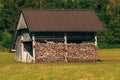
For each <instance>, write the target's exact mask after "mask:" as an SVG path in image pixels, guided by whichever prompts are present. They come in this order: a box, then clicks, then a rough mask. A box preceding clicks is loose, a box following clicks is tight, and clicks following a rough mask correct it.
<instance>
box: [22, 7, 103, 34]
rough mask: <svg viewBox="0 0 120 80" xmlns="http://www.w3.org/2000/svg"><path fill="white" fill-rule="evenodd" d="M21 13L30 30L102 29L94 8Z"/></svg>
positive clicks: (94, 30) (86, 30) (24, 10)
mask: <svg viewBox="0 0 120 80" xmlns="http://www.w3.org/2000/svg"><path fill="white" fill-rule="evenodd" d="M22 13H23V15H24V18H25V20H26V22H27V25H28V28H29V30H30V31H33V32H34V31H78V32H98V31H99V32H101V31H104V28H103V26H102V25H101V23H100V21H99V18H98V17H97V15H96V13H95V11H94V10H33V9H23V10H22Z"/></svg>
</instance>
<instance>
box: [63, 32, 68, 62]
mask: <svg viewBox="0 0 120 80" xmlns="http://www.w3.org/2000/svg"><path fill="white" fill-rule="evenodd" d="M64 43H65V62H66V63H67V62H68V60H67V54H68V53H67V36H66V33H65V35H64Z"/></svg>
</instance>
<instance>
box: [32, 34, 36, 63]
mask: <svg viewBox="0 0 120 80" xmlns="http://www.w3.org/2000/svg"><path fill="white" fill-rule="evenodd" d="M32 40H33V41H32V48H33V63H35V48H34V45H35V37H34V35H33V36H32Z"/></svg>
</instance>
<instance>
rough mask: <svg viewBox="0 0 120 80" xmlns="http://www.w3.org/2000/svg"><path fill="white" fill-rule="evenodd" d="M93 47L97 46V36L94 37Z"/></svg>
mask: <svg viewBox="0 0 120 80" xmlns="http://www.w3.org/2000/svg"><path fill="white" fill-rule="evenodd" d="M95 46H97V35H95Z"/></svg>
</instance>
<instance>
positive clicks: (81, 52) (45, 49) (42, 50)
mask: <svg viewBox="0 0 120 80" xmlns="http://www.w3.org/2000/svg"><path fill="white" fill-rule="evenodd" d="M97 50H98V48H97V47H96V46H95V45H93V44H87V43H83V44H76V43H67V45H66V44H64V43H54V42H46V43H40V42H36V44H35V56H36V62H66V60H65V57H66V58H67V61H68V62H80V61H96V60H97V54H98V52H97ZM66 53H67V55H66Z"/></svg>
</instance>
